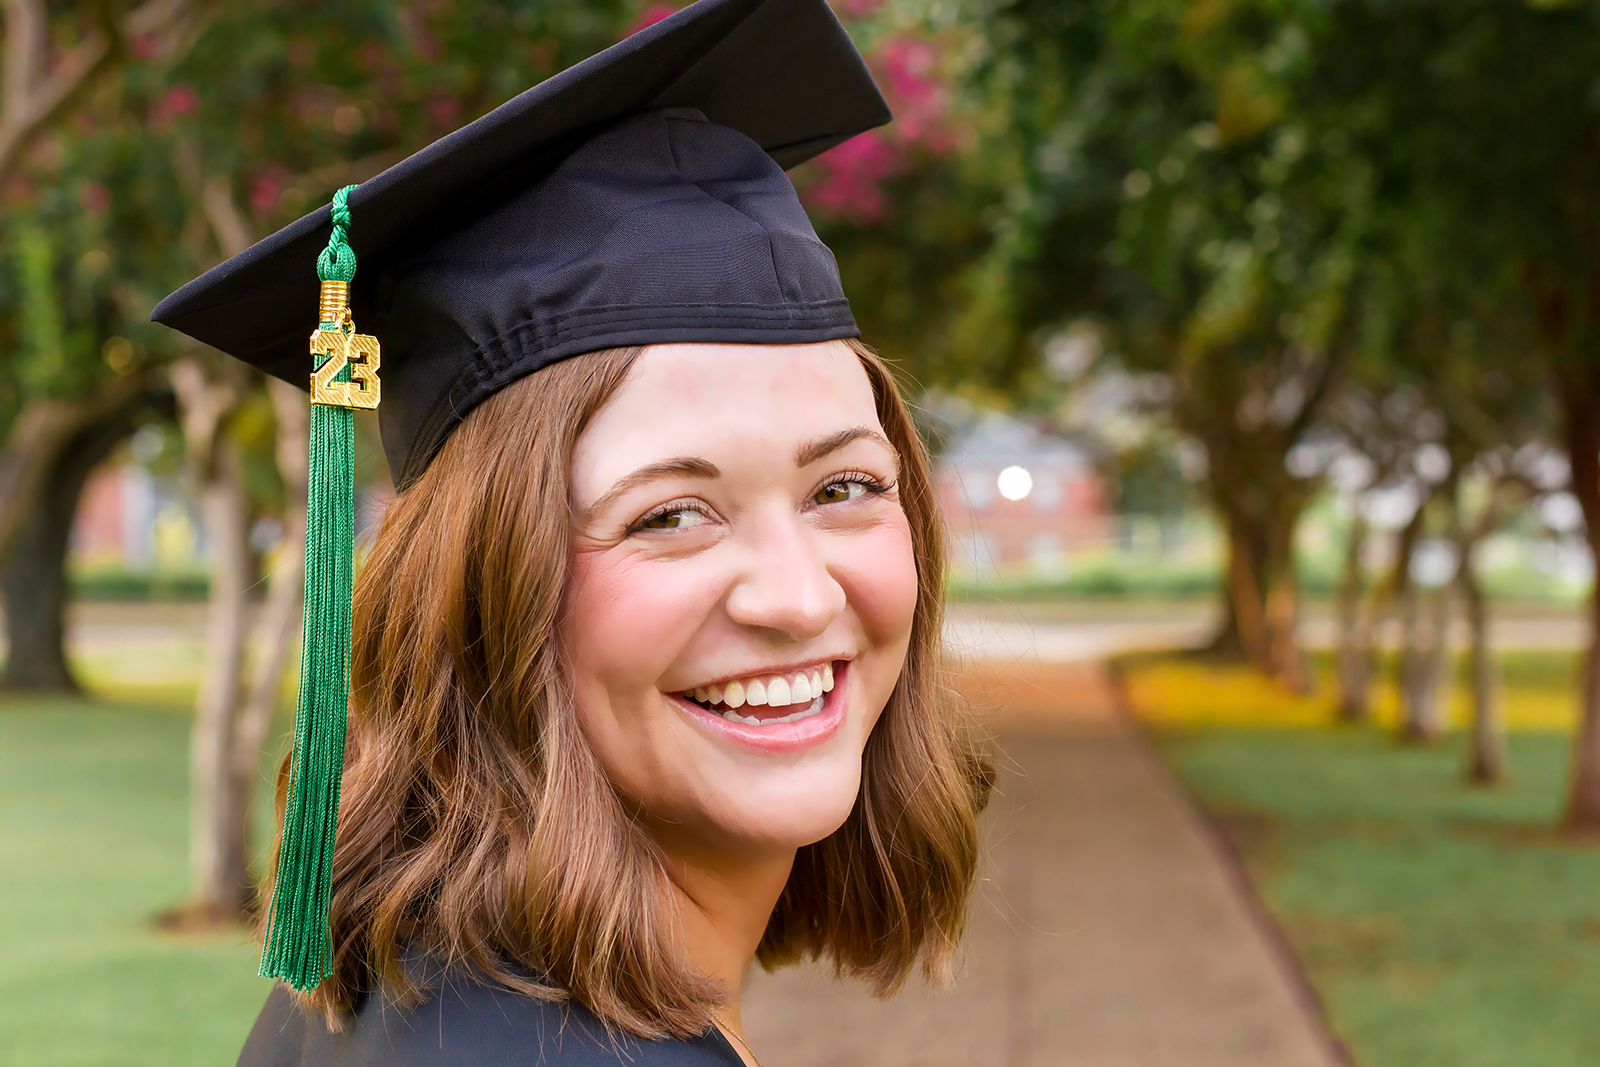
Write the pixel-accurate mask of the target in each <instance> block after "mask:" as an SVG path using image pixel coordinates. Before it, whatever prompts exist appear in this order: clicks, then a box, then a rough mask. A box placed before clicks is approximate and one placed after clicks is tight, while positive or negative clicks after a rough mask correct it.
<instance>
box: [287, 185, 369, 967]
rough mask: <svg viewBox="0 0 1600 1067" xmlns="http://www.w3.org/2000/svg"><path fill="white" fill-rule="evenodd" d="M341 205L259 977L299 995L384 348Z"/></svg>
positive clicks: (340, 198)
mask: <svg viewBox="0 0 1600 1067" xmlns="http://www.w3.org/2000/svg"><path fill="white" fill-rule="evenodd" d="M354 188H355V186H353V185H350V186H346V187H345V188H343V189H340V190H339V191H338V192H337V193H336V194H334V198H333V234H332V236H331V237H330V238H329V239H328V247H327V248H326V249H324V250H323V252H322V254H321V255H320V256H318V257H317V276H318V278H320V279H321V282H322V289H321V301H320V311H319V314H318V318H319V319H320V320H321V321H320V323H319V325H318V327H317V330H316V332H314V333H313V334H312V335H311V355H312V357H313V367H314V368H315V369H314V373H313V374H312V376H311V405H312V407H311V442H310V450H311V451H310V461H311V462H310V466H311V478H310V492H309V494H308V497H307V505H306V597H305V628H304V631H303V634H302V636H301V654H300V695H299V701H298V703H297V705H296V708H295V719H294V752H293V754H292V756H291V759H290V777H289V796H288V803H287V804H286V806H285V809H284V814H283V838H282V841H281V843H280V845H279V849H278V878H277V883H276V885H275V886H274V887H273V891H272V902H271V904H270V905H269V911H268V913H267V934H266V939H265V941H264V943H263V944H262V948H261V975H262V977H265V978H281V979H283V980H284V981H285V982H287V983H288V984H289V985H291V986H293V987H294V988H296V989H299V990H302V991H304V990H308V989H314V988H316V986H317V984H318V983H319V982H321V981H322V980H323V979H324V978H326V977H328V976H329V975H330V974H332V973H333V946H332V942H331V939H330V933H329V929H328V904H329V899H330V897H331V895H332V889H333V843H334V831H335V829H336V828H337V825H338V819H339V780H340V776H341V775H342V774H343V771H344V740H345V720H346V716H347V714H348V711H349V703H350V597H351V583H352V579H353V572H354V557H355V474H354V468H355V425H354V420H353V415H352V409H354V408H358V407H359V408H376V407H377V406H378V388H379V387H378V378H377V370H378V342H377V339H376V338H374V337H370V336H367V335H365V334H358V333H356V332H355V324H354V323H353V322H351V319H350V305H349V289H350V281H351V279H353V278H354V277H355V273H356V256H355V251H354V250H353V249H352V248H351V247H350V245H349V243H348V240H347V237H348V234H349V229H350V209H349V207H348V205H347V203H346V201H347V198H348V197H349V195H350V190H351V189H354Z"/></svg>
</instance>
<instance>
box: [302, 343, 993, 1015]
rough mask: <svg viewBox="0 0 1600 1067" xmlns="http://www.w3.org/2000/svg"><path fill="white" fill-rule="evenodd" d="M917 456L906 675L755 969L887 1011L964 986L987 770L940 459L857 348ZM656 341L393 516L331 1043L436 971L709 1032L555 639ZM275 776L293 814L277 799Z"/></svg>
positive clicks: (445, 463) (367, 650)
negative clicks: (596, 449) (579, 552)
mask: <svg viewBox="0 0 1600 1067" xmlns="http://www.w3.org/2000/svg"><path fill="white" fill-rule="evenodd" d="M851 347H852V349H853V350H854V351H855V353H856V355H857V356H858V357H859V358H860V360H861V363H862V366H863V367H865V368H866V371H867V376H868V378H869V379H870V380H871V382H872V388H873V392H874V394H875V396H876V399H877V408H878V416H879V419H880V420H881V421H882V424H883V427H884V430H885V432H886V433H887V435H888V437H889V439H890V441H891V442H892V443H893V445H894V447H895V448H896V450H897V451H898V452H899V456H900V475H899V484H900V493H901V501H902V504H903V506H904V508H905V512H906V516H907V518H908V519H909V520H910V526H911V538H912V544H913V546H914V549H915V552H916V562H917V572H918V593H917V606H916V614H915V619H914V621H913V624H912V634H911V645H910V650H909V651H908V652H907V655H906V662H905V667H904V669H903V670H902V672H901V675H900V679H899V682H898V684H897V685H896V687H895V689H894V693H893V695H892V696H891V697H890V699H889V703H888V705H887V706H886V707H885V709H884V713H883V715H882V716H881V718H880V719H879V721H878V723H877V725H876V727H875V728H874V730H873V733H872V736H871V737H870V739H869V740H868V742H867V747H866V752H865V755H864V758H863V765H862V776H861V789H860V794H859V795H858V797H857V798H856V803H855V807H854V809H853V810H852V811H851V813H850V816H849V818H848V819H847V820H846V821H845V823H844V825H843V826H841V827H840V828H839V829H838V830H836V831H835V832H834V833H833V834H831V835H830V836H828V837H827V838H825V839H823V840H822V841H819V842H817V843H815V844H813V845H809V846H806V847H805V848H802V849H800V852H799V855H798V857H797V858H796V861H795V864H794V869H793V873H792V874H791V875H790V877H789V881H788V884H787V886H786V887H785V888H784V891H783V894H782V896H781V898H780V899H779V901H778V904H777V907H776V909H775V910H774V911H773V913H772V917H771V919H770V921H769V922H768V924H767V929H766V934H765V936H764V937H763V939H762V941H761V945H760V948H759V950H758V953H757V958H758V959H759V960H760V962H761V963H762V965H763V966H765V967H767V968H768V969H769V970H770V969H772V968H774V967H776V966H778V965H781V964H784V963H788V962H791V961H794V960H797V959H801V958H822V959H827V960H830V961H831V962H832V963H833V965H834V967H835V969H836V970H837V972H838V973H840V974H842V975H847V976H852V977H857V978H861V979H864V980H865V981H867V982H868V983H869V984H870V986H871V987H872V989H873V991H874V992H876V993H877V994H878V995H880V996H887V995H889V994H890V993H892V992H894V991H895V990H896V989H898V988H899V987H900V986H901V984H902V983H903V982H904V981H905V980H906V978H907V976H908V975H909V974H910V972H911V971H912V970H913V969H915V968H916V966H917V965H918V964H919V963H920V964H921V967H922V970H923V972H924V974H925V975H926V976H927V978H928V979H929V980H930V981H932V982H933V983H935V984H946V983H947V982H948V981H949V978H950V974H951V969H952V967H951V965H952V960H953V955H954V950H955V947H956V943H957V941H958V939H959V938H960V936H961V934H962V931H963V928H964V926H965V923H966V916H967V901H968V897H969V896H970V894H971V892H972V888H973V884H974V881H975V876H976V872H977V867H978V862H979V849H978V834H977V817H978V814H979V812H980V811H981V809H982V808H983V806H984V804H985V803H986V801H987V799H988V795H989V790H990V787H991V785H992V782H993V776H994V768H993V763H992V760H991V758H990V755H989V752H988V748H987V746H986V742H985V741H984V740H983V739H982V738H980V737H979V735H978V734H977V732H976V731H975V730H974V729H973V727H972V726H971V724H970V723H969V721H968V719H967V716H966V713H965V710H964V706H963V705H960V704H959V703H958V702H957V701H956V700H955V698H954V694H953V692H952V691H951V689H950V688H949V686H948V684H947V682H946V680H945V676H944V674H943V671H942V668H941V666H940V615H941V609H942V605H943V594H944V572H945V559H944V547H943V536H942V526H941V520H940V516H939V512H938V507H937V504H936V502H935V498H934V491H933V485H932V481H931V479H930V476H929V471H928V459H927V455H926V453H925V451H924V449H923V447H922V444H921V442H920V440H919V438H918V436H917V434H916V432H915V430H914V429H913V426H912V423H911V419H910V418H909V416H908V415H907V412H906V409H905V407H904V405H903V404H902V402H901V399H900V394H899V390H898V389H897V387H896V383H895V380H894V378H893V376H892V374H891V373H890V371H889V370H888V369H887V367H886V366H885V365H884V364H883V363H882V362H881V361H880V360H879V359H878V357H877V356H875V355H874V354H873V353H872V352H871V350H870V349H868V348H867V347H866V346H865V345H861V344H859V343H854V342H852V344H851ZM640 351H641V349H638V348H628V349H612V350H608V351H604V352H596V353H591V354H589V355H585V356H581V357H577V358H574V359H569V360H565V361H563V362H561V363H558V364H555V365H554V366H551V367H548V368H546V369H544V370H541V371H540V372H539V373H538V374H537V375H534V376H532V377H529V378H526V379H523V380H522V381H520V382H516V383H514V384H512V385H511V386H509V387H507V388H505V389H503V390H501V391H500V392H499V393H497V394H496V395H495V396H494V397H492V398H490V399H489V400H487V401H485V402H484V403H483V404H482V405H480V406H479V407H478V408H477V409H475V410H474V411H473V412H471V413H470V414H469V415H468V416H467V418H466V419H465V420H464V421H463V422H462V424H461V425H460V426H459V427H457V428H456V430H455V432H454V433H453V434H452V435H451V436H450V438H449V440H448V441H447V442H446V443H445V445H444V447H443V449H442V450H441V451H440V453H439V455H438V456H437V457H436V458H435V459H434V461H433V463H432V464H431V465H430V466H429V467H428V469H427V471H426V472H425V473H424V474H423V475H422V476H421V477H420V478H419V479H418V480H417V481H416V483H415V484H413V485H412V486H410V487H409V488H407V489H406V490H405V491H404V492H403V493H401V494H400V496H399V497H398V499H396V501H395V502H394V503H393V504H392V505H391V506H390V508H389V511H388V513H387V514H386V515H385V517H384V520H383V523H382V527H381V529H380V531H379V533H378V535H377V537H376V540H375V542H374V544H373V546H372V550H371V554H370V556H369V557H368V559H367V562H366V565H365V568H364V569H363V570H362V573H361V575H360V578H359V580H358V581H357V584H356V593H355V618H354V641H353V648H352V652H351V675H352V687H351V701H350V735H349V744H348V749H347V752H348V755H347V759H346V765H345V771H344V782H343V791H342V792H343V800H342V803H341V805H340V810H339V833H338V844H337V848H336V851H335V853H334V871H333V901H332V920H331V921H332V935H333V947H334V964H333V974H332V976H331V977H330V978H328V979H326V980H324V981H323V982H322V984H321V985H319V986H318V987H317V988H316V989H315V990H313V991H312V992H310V993H308V994H305V995H304V997H303V1002H304V1003H305V1005H306V1006H307V1007H314V1008H318V1009H321V1010H322V1011H324V1012H325V1013H326V1015H327V1019H328V1022H329V1024H330V1025H334V1026H337V1025H338V1020H339V1016H340V1014H341V1013H343V1012H346V1011H348V1010H350V1009H351V1008H352V1007H353V1006H354V1005H355V1003H356V1002H357V1000H358V999H359V998H360V997H361V996H362V994H363V993H364V992H366V991H368V990H371V989H373V988H374V987H375V986H377V985H380V984H387V985H388V986H389V988H390V990H391V992H393V993H395V994H398V996H399V997H400V998H401V999H402V1000H412V999H414V998H417V997H419V996H420V995H421V991H420V990H419V989H418V988H417V987H416V985H415V984H414V982H413V981H412V979H411V978H409V977H408V973H407V966H406V960H407V958H408V957H409V955H410V954H411V953H414V952H417V951H421V952H425V953H427V954H429V955H430V956H432V957H433V958H434V959H436V960H439V961H440V962H443V963H445V964H447V965H468V964H470V965H471V966H474V967H476V968H478V969H479V971H481V972H482V973H483V974H484V975H486V976H487V977H488V979H489V980H492V981H497V982H500V983H503V984H504V985H506V986H508V987H511V988H514V989H517V990H520V991H522V992H525V993H527V994H529V995H532V996H538V997H546V998H552V999H563V998H566V997H572V998H575V999H577V1000H578V1001H580V1002H582V1003H583V1004H584V1005H585V1006H586V1007H588V1008H589V1009H590V1010H591V1011H593V1012H594V1013H595V1014H596V1015H598V1016H599V1017H600V1018H601V1019H603V1020H605V1021H606V1022H607V1023H609V1024H611V1025H614V1026H617V1027H619V1028H621V1029H623V1030H626V1031H629V1032H631V1033H634V1034H638V1035H640V1036H660V1035H663V1034H673V1035H677V1036H690V1035H693V1034H697V1033H702V1032H704V1031H705V1029H706V1028H707V1027H708V1026H709V1025H710V1024H711V1021H712V1013H713V1012H714V1011H715V1010H717V1009H718V1008H719V1007H721V1006H722V1002H723V999H724V998H723V996H722V994H721V993H720V991H719V990H718V988H717V987H716V986H715V985H714V984H713V983H712V982H711V980H710V979H709V978H707V977H706V976H705V975H703V974H701V973H699V972H698V971H696V970H695V969H694V968H693V967H692V966H691V965H690V964H689V963H688V962H687V960H686V959H684V958H683V955H682V953H681V952H680V951H679V950H678V948H677V947H676V945H675V941H674V936H673V933H674V917H673V916H672V915H671V914H670V913H669V911H668V909H669V907H670V903H669V897H668V884H667V875H666V869H665V866H664V864H663V859H662V856H661V854H660V853H659V851H658V849H657V848H656V846H655V845H654V843H653V841H652V840H651V838H650V837H649V836H648V834H647V833H646V832H645V830H644V829H643V828H642V827H641V826H640V824H639V823H638V822H637V821H636V820H635V819H634V817H633V815H632V814H631V812H630V811H629V809H628V808H627V807H626V806H625V805H624V803H623V802H622V801H621V800H620V799H619V798H618V797H617V795H616V794H615V793H614V792H613V791H612V788H611V786H610V784H609V783H608V782H607V780H606V777H605V775H604V773H603V771H602V770H601V768H600V766H599V763H598V761H597V759H596V757H595V756H594V754H593V752H592V751H591V750H590V748H589V746H588V744H587V743H586V741H585V739H584V736H583V734H582V732H581V730H580V729H579V726H578V722H577V716H576V715H575V714H574V713H573V710H572V697H571V694H570V692H569V689H568V686H567V683H566V681H565V679H564V677H563V673H562V668H561V658H560V652H559V649H558V647H557V640H556V637H555V635H556V630H557V626H556V624H557V620H558V618H559V616H560V613H561V611H562V609H563V595H564V592H565V586H566V576H567V571H568V567H567V561H568V550H569V532H570V516H571V512H570V505H569V497H568V491H569V485H568V470H569V463H570V458H571V455H572V449H573V445H574V443H575V442H576V441H577V439H578V436H579V435H580V434H581V433H582V432H583V429H584V427H585V425H587V423H588V422H589V420H590V418H591V417H593V415H594V414H595V413H596V412H597V411H598V410H599V409H600V408H601V407H602V406H603V405H604V404H605V403H606V401H607V400H608V399H609V398H610V397H611V396H612V395H613V394H614V393H615V391H616V390H617V388H618V387H619V386H620V385H621V384H622V382H623V380H624V379H625V378H626V376H627V374H628V370H629V368H630V367H631V366H632V365H633V362H634V360H635V359H636V358H637V357H638V355H639V353H640ZM286 768H287V761H286V763H285V771H284V772H281V773H280V775H279V799H280V805H281V801H282V794H283V791H284V789H285V782H286Z"/></svg>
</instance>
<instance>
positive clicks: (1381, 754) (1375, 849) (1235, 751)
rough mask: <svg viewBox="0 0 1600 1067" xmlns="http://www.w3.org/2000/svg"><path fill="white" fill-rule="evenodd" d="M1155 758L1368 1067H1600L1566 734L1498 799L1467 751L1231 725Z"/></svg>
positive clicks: (1171, 735)
mask: <svg viewBox="0 0 1600 1067" xmlns="http://www.w3.org/2000/svg"><path fill="white" fill-rule="evenodd" d="M1160 744H1161V748H1162V750H1163V752H1164V754H1165V757H1166V759H1167V761H1168V763H1169V765H1170V766H1171V767H1172V768H1173V769H1174V770H1176V772H1177V773H1178V775H1179V777H1180V778H1181V779H1182V780H1183V781H1184V782H1185V783H1186V784H1187V785H1188V787H1189V788H1190V789H1191V790H1192V791H1193V792H1194V794H1195V795H1196V796H1197V797H1198V798H1199V799H1200V801H1201V803H1202V804H1203V806H1204V807H1206V808H1207V809H1208V810H1209V811H1211V812H1212V813H1213V814H1214V815H1215V816H1216V817H1217V818H1218V819H1219V821H1220V822H1221V824H1222V825H1223V826H1224V828H1225V829H1226V831H1227V832H1228V835H1229V837H1230V838H1231V839H1232V840H1233V841H1234V842H1235V845H1236V847H1237V848H1238V849H1239V851H1240V853H1241V854H1242V856H1243V858H1244V861H1245V864H1246V866H1247V868H1248V870H1249V871H1250V873H1251V876H1252V878H1253V880H1254V881H1255V883H1256V886H1257V888H1258V889H1259V890H1260V892H1261V895H1262V897H1263V899H1264V900H1265V902H1266V904H1267V906H1268V907H1269V908H1270V909H1271V911H1272V912H1273V914H1274V915H1276V917H1277V919H1278V921H1279V922H1280V924H1281V925H1282V927H1283V929H1284V931H1285V932H1286V934H1287V936H1288V938H1289V941H1290V942H1291V944H1292V945H1293V946H1294V948H1295V950H1296V952H1297V953H1298V954H1299V956H1300V959H1301V961H1302V962H1303V964H1304V965H1305V968H1306V970H1307V972H1308V974H1309V976H1310V978H1311V981H1312V983H1313V984H1314V985H1315V987H1316V988H1317V990H1318V991H1319V993H1320V994H1321V996H1322V998H1323V1000H1324V1002H1325V1004H1326V1006H1327V1009H1328V1014H1329V1016H1330V1018H1331V1020H1332V1023H1333V1026H1334V1029H1335V1030H1336V1032H1337V1033H1338V1034H1339V1036H1340V1037H1341V1038H1343V1039H1344V1040H1345V1041H1346V1042H1347V1043H1348V1045H1349V1047H1350V1049H1351V1051H1352V1053H1353V1055H1354V1058H1355V1061H1356V1063H1357V1064H1359V1065H1361V1067H1567V1065H1572V1067H1578V1065H1580V1064H1581V1065H1592V1064H1596V1063H1600V847H1597V846H1595V845H1579V844H1574V843H1572V842H1569V841H1565V840H1563V839H1561V838H1560V837H1558V836H1557V835H1556V834H1555V833H1554V832H1553V831H1552V829H1551V827H1552V826H1553V824H1554V822H1555V820H1556V819H1557V817H1558V816H1559V814H1560V810H1561V803H1562V795H1563V788H1564V786H1565V783H1566V777H1567V771H1568V765H1567V760H1568V754H1569V745H1568V742H1567V739H1566V737H1565V736H1563V735H1561V734H1555V733H1540V732H1519V733H1515V734H1513V735H1512V737H1511V744H1510V770H1511V777H1510V780H1509V782H1508V783H1507V784H1506V785H1505V786H1502V787H1500V788H1498V789H1494V790H1484V789H1478V788H1473V787H1470V786H1468V785H1467V784H1465V782H1464V780H1463V775H1462V768H1463V766H1464V760H1465V756H1464V751H1463V749H1464V746H1463V745H1462V743H1461V739H1460V737H1459V736H1456V737H1453V738H1451V740H1450V741H1449V742H1448V743H1446V744H1443V745H1441V746H1439V747H1437V748H1433V749H1418V748H1407V747H1402V746H1399V745H1397V744H1396V743H1395V742H1394V741H1393V740H1392V738H1391V737H1390V736H1389V735H1388V734H1387V733H1385V732H1383V731H1381V730H1378V729H1376V728H1364V729H1355V728H1345V729H1340V728H1336V727H1322V728H1316V727H1311V728H1295V729H1287V728H1286V729H1273V728H1266V727H1260V726H1254V727H1241V726H1237V725H1234V726H1203V727H1199V728H1192V727H1176V728H1174V727H1169V728H1166V729H1165V730H1164V731H1163V732H1162V734H1161V741H1160Z"/></svg>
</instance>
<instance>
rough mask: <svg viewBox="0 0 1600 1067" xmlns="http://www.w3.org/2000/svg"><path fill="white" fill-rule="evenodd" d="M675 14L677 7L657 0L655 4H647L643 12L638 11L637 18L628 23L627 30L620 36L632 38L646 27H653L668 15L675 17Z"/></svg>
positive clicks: (662, 0)
mask: <svg viewBox="0 0 1600 1067" xmlns="http://www.w3.org/2000/svg"><path fill="white" fill-rule="evenodd" d="M677 13H678V8H677V6H676V5H675V4H669V3H665V2H664V0H657V2H656V3H653V4H647V5H646V6H645V8H644V10H643V11H640V12H639V14H638V16H637V17H636V18H635V19H634V20H633V21H632V22H630V23H628V28H627V29H625V30H623V31H622V36H624V37H632V36H633V35H634V34H636V33H638V32H639V31H640V30H642V29H644V28H645V27H646V26H654V25H655V24H656V23H658V22H660V21H661V20H662V19H664V18H666V17H667V16H668V15H676V14H677Z"/></svg>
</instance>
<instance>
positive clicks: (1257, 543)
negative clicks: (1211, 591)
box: [1212, 511, 1268, 671]
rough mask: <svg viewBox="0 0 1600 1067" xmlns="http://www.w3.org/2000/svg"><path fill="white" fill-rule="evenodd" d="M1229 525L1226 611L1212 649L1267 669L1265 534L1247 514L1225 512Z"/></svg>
mask: <svg viewBox="0 0 1600 1067" xmlns="http://www.w3.org/2000/svg"><path fill="white" fill-rule="evenodd" d="M1224 518H1225V520H1226V522H1227V525H1228V570H1227V587H1226V595H1227V613H1226V617H1225V619H1224V622H1223V626H1222V629H1221V630H1220V631H1219V633H1218V635H1217V637H1216V639H1215V640H1214V641H1213V643H1212V647H1213V650H1214V651H1216V652H1218V653H1219V654H1221V655H1224V656H1228V657H1230V658H1237V659H1244V660H1247V661H1249V662H1250V663H1253V664H1255V665H1256V666H1257V667H1259V668H1260V669H1262V670H1263V671H1265V670H1266V669H1267V666H1268V657H1267V636H1266V635H1267V620H1266V598H1265V595H1264V588H1263V587H1264V585H1265V583H1264V581H1263V570H1264V562H1265V561H1264V559H1263V557H1264V556H1265V552H1264V551H1263V548H1264V546H1263V545H1262V544H1261V542H1262V541H1263V540H1264V538H1261V537H1258V536H1257V531H1256V530H1254V529H1253V528H1252V526H1253V524H1251V523H1250V522H1248V521H1247V520H1246V519H1245V518H1244V516H1242V515H1240V514H1237V513H1236V512H1232V511H1228V512H1224Z"/></svg>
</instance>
